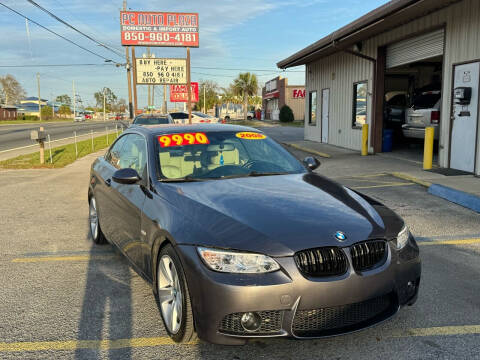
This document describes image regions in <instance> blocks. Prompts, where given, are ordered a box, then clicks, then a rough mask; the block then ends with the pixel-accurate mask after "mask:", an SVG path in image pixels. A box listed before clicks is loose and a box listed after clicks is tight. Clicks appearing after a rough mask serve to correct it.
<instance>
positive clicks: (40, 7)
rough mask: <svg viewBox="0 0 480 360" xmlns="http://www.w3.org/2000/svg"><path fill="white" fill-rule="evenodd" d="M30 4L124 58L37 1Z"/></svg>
mask: <svg viewBox="0 0 480 360" xmlns="http://www.w3.org/2000/svg"><path fill="white" fill-rule="evenodd" d="M27 1H28V2H29V3H30V4H32V5H33V6H35V7H37V8H38V9H40V10H42V11H43V12H44V13H47V14H48V15H49V16H51V17H52V18H54V19H55V20H57V21H58V22H60V23H62V24H64V25H65V26H68V27H69V28H70V29H72V30H74V31H76V32H77V33H79V34H81V35H83V36H85V37H86V38H87V39H89V40H91V41H93V42H94V43H96V44H97V45H100V46H102V47H104V48H105V49H107V50H109V51H111V52H113V53H114V54H116V55H117V56H120V57H122V58H123V57H124V55H123V54H120V53H119V52H117V51H116V50H114V49H112V48H110V47H108V46H107V45H105V44H104V43H102V42H100V41H98V40H96V39H94V38H93V37H91V36H90V35H87V34H85V33H84V32H82V31H80V30H78V29H77V28H76V27H75V26H72V25H70V24H69V23H68V22H66V21H65V20H63V19H60V18H59V17H58V16H57V15H55V14H53V13H52V12H50V11H49V10H47V9H45V8H44V7H43V6H41V5H39V4H37V3H36V2H35V1H33V0H27Z"/></svg>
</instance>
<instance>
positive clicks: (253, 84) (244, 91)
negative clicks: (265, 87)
mask: <svg viewBox="0 0 480 360" xmlns="http://www.w3.org/2000/svg"><path fill="white" fill-rule="evenodd" d="M232 90H233V92H234V93H235V94H236V95H238V96H241V97H242V98H243V116H244V118H245V120H247V112H248V97H249V96H253V95H256V94H257V90H258V81H257V76H256V75H255V74H251V73H249V72H246V73H241V74H239V75H238V77H237V78H236V79H235V80H233V84H232Z"/></svg>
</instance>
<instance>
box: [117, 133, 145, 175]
mask: <svg viewBox="0 0 480 360" xmlns="http://www.w3.org/2000/svg"><path fill="white" fill-rule="evenodd" d="M119 164H120V168H121V169H124V168H132V169H134V170H137V172H138V174H139V175H140V176H141V177H143V176H144V171H145V169H146V167H147V144H146V142H145V138H144V137H143V136H141V135H137V134H128V135H127V136H126V141H125V143H124V145H123V148H122V152H121V154H120V163H119Z"/></svg>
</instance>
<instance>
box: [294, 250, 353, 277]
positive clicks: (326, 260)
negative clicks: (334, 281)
mask: <svg viewBox="0 0 480 360" xmlns="http://www.w3.org/2000/svg"><path fill="white" fill-rule="evenodd" d="M294 258H295V263H296V264H297V267H298V269H299V270H300V271H301V272H302V273H303V274H304V275H307V276H315V277H317V276H318V277H320V276H335V275H342V274H344V273H345V272H346V271H347V257H346V256H345V253H344V252H343V250H342V249H340V248H337V247H324V248H317V249H309V250H303V251H299V252H297V253H296V254H295V257H294Z"/></svg>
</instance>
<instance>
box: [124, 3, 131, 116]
mask: <svg viewBox="0 0 480 360" xmlns="http://www.w3.org/2000/svg"><path fill="white" fill-rule="evenodd" d="M126 10H127V0H123V11H126ZM129 48H130V46H125V58H126V60H127V64H126V68H127V82H128V112H129V115H130V120H132V119H133V106H132V76H131V74H130V56H129Z"/></svg>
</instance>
